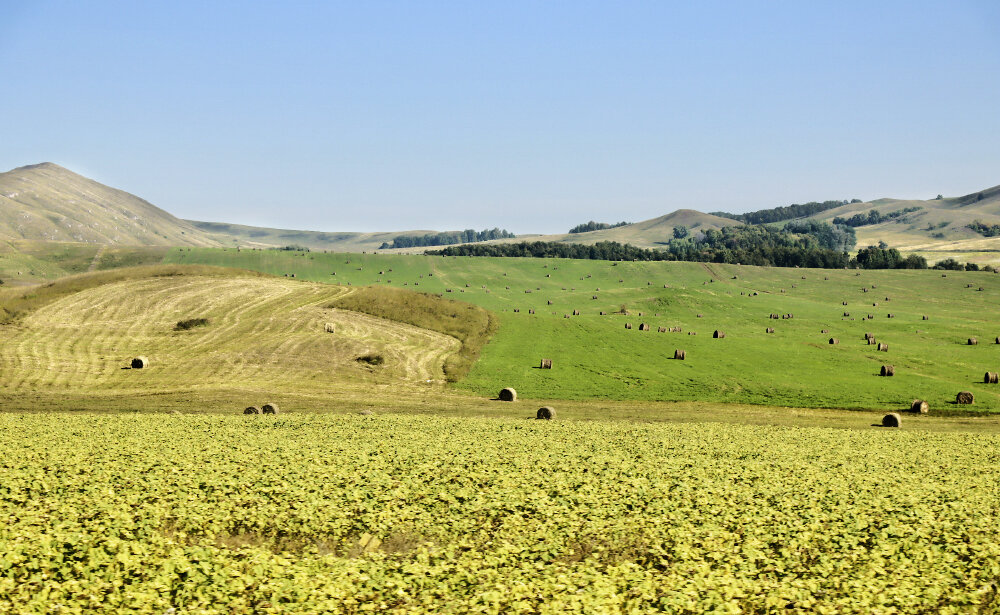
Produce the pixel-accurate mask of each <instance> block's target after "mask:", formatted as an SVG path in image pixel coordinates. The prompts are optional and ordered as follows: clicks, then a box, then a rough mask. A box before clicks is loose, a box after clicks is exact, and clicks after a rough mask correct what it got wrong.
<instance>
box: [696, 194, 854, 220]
mask: <svg viewBox="0 0 1000 615" xmlns="http://www.w3.org/2000/svg"><path fill="white" fill-rule="evenodd" d="M861 202H862V201H861V200H860V199H851V200H850V201H847V200H844V201H823V202H822V203H818V202H816V201H810V202H809V203H803V204H801V205H800V204H798V203H793V204H791V205H786V206H784V207H772V208H771V209H761V210H758V211H751V212H747V213H745V214H730V213H726V212H724V211H713V212H710V213H711V215H713V216H721V217H723V218H729V219H730V220H739V221H740V222H745V223H747V224H768V223H770V222H783V221H785V220H791V219H793V218H805V217H807V216H812V215H815V214H818V213H820V212H821V211H826V210H828V209H833V208H834V207H840V206H842V205H847V204H849V203H861Z"/></svg>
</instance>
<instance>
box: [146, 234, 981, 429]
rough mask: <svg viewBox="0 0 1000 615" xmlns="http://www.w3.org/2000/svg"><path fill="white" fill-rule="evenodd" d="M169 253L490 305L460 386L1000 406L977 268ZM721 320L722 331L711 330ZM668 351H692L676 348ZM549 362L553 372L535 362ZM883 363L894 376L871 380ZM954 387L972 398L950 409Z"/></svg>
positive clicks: (579, 396) (945, 408)
mask: <svg viewBox="0 0 1000 615" xmlns="http://www.w3.org/2000/svg"><path fill="white" fill-rule="evenodd" d="M165 260H166V261H167V262H174V263H204V264H211V265H222V266H231V267H242V268H246V269H252V270H257V271H263V272H267V273H272V274H276V275H279V276H280V275H283V274H288V275H292V274H294V275H295V276H296V279H297V280H313V281H322V282H328V283H335V284H341V285H347V284H350V285H352V286H355V287H356V286H360V285H385V286H392V287H397V288H405V289H409V290H414V291H418V292H430V293H441V294H443V295H444V296H445V297H449V298H455V299H457V300H460V301H467V302H470V303H473V304H476V305H480V306H482V307H485V308H487V309H489V310H492V311H494V312H496V313H497V314H498V315H499V318H500V327H499V331H498V332H497V334H496V335H495V337H494V338H493V339H492V341H491V342H490V343H489V344H488V345H487V346H486V347H485V348H484V350H483V353H482V357H481V358H480V360H479V361H478V362H477V363H476V365H475V367H474V368H473V369H472V371H471V373H470V374H469V376H468V377H467V378H465V379H464V380H462V381H461V382H460V383H459V384H458V385H457V386H458V387H459V389H462V390H465V391H468V392H470V393H473V394H476V395H479V396H494V395H496V392H497V391H499V389H500V388H502V387H504V386H511V387H514V388H515V389H516V390H517V391H518V394H519V395H520V396H522V397H525V398H529V399H569V400H587V399H603V400H620V401H656V400H691V401H694V400H699V401H709V402H726V403H749V404H764V405H776V406H795V407H829V408H867V409H890V408H892V409H899V408H904V407H908V406H909V404H910V402H911V401H912V400H913V399H915V398H920V399H924V400H927V401H928V402H929V403H930V406H931V408H932V412H937V413H941V412H944V413H948V412H955V411H979V412H982V411H988V412H995V411H998V410H1000V389H998V387H997V386H996V385H988V384H984V383H983V374H984V373H985V372H986V371H1000V345H997V344H995V343H994V339H995V338H996V337H997V336H998V335H1000V313H998V312H997V311H996V306H997V305H998V304H1000V278H998V277H996V276H995V275H994V274H990V273H985V272H947V274H946V276H943V275H942V273H941V272H938V271H861V272H858V271H853V270H836V271H830V270H814V269H779V268H762V267H747V266H737V265H717V264H701V263H672V262H656V263H636V262H627V263H611V262H607V261H580V260H564V259H497V258H458V257H448V258H444V257H429V256H418V255H412V256H400V255H382V254H379V255H374V254H324V253H301V252H286V251H275V250H265V251H257V250H242V251H236V250H234V249H227V250H221V249H199V248H192V249H180V250H174V251H171V252H170V253H168V254H167V256H166V258H165ZM980 287H982V289H983V290H982V291H980V290H979V288H980ZM527 291H530V292H527ZM865 291H867V292H865ZM595 296H596V297H597V298H596V299H594V298H593V297H595ZM887 298H888V299H887ZM550 302H551V304H550ZM844 302H847V305H846V306H844V305H843V303H844ZM876 303H877V304H878V305H874V304H876ZM622 308H624V309H626V310H627V312H628V315H624V314H621V313H616V312H620V311H621V310H622ZM514 310H518V311H517V312H515V311H514ZM529 310H534V311H535V313H534V314H530V313H529ZM574 310H579V311H580V315H579V316H574V315H572V314H573V311H574ZM602 311H603V312H605V315H603V316H602V315H600V312H602ZM845 312H847V313H848V314H850V315H849V316H846V317H845V316H844V315H843V314H844V313H845ZM640 313H641V314H642V315H641V316H640V315H639V314H640ZM699 314H701V315H702V317H698V315H699ZM770 314H781V315H784V314H791V315H792V316H793V317H792V318H791V319H778V320H771V319H770V318H769V317H768V316H769V315H770ZM889 314H892V317H891V318H890V317H889ZM869 315H870V316H871V317H872V319H871V320H868V316H869ZM567 316H568V317H567ZM923 316H927V317H928V320H923ZM626 323H629V324H631V325H632V329H626V328H625V325H626ZM641 323H645V324H647V325H649V326H650V327H651V329H652V330H650V331H640V330H639V325H640V324H641ZM660 327H663V328H667V329H669V328H671V327H679V328H680V329H681V332H679V333H659V332H658V329H659V328H660ZM768 327H773V328H774V329H775V332H774V333H773V334H770V333H766V332H765V330H766V328H768ZM717 329H718V330H721V331H724V332H725V333H726V338H725V339H713V337H712V334H713V332H714V331H715V330H717ZM824 330H825V331H826V332H824ZM865 333H873V334H874V336H875V338H876V340H877V342H881V343H885V344H888V351H887V352H880V351H878V350H877V345H868V344H867V342H866V340H865V338H864V334H865ZM970 337H975V338H977V339H978V341H979V344H977V345H974V346H970V345H968V344H967V341H968V339H969V338H970ZM830 338H834V339H837V340H839V343H837V344H830V343H829V340H830ZM675 349H683V350H685V351H686V353H687V358H686V360H684V361H675V360H673V359H672V357H673V355H674V350H675ZM542 358H550V359H552V360H553V365H554V367H553V369H552V370H542V369H538V365H539V361H540V359H542ZM883 365H892V366H894V368H895V376H893V377H880V376H879V375H878V374H879V373H880V370H881V367H882V366H883ZM959 391H970V392H972V393H973V394H974V395H975V403H974V404H973V405H972V406H957V405H956V404H955V403H954V402H955V398H956V394H957V393H958V392H959Z"/></svg>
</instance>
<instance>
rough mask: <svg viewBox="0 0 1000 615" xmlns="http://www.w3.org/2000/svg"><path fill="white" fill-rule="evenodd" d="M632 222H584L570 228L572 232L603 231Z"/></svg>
mask: <svg viewBox="0 0 1000 615" xmlns="http://www.w3.org/2000/svg"><path fill="white" fill-rule="evenodd" d="M629 224H632V223H631V222H624V221H623V222H616V223H615V224H608V223H607V222H594V221H593V220H591V221H590V222H584V223H583V224H577V225H576V226H574V227H573V228H571V229H569V232H570V233H589V232H590V231H603V230H604V229H608V228H618V227H619V226H628V225H629Z"/></svg>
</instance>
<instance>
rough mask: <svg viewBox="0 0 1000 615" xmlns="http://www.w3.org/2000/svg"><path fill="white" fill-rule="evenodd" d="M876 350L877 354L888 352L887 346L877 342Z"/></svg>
mask: <svg viewBox="0 0 1000 615" xmlns="http://www.w3.org/2000/svg"><path fill="white" fill-rule="evenodd" d="M878 350H879V352H889V344H883V343H882V342H879V343H878Z"/></svg>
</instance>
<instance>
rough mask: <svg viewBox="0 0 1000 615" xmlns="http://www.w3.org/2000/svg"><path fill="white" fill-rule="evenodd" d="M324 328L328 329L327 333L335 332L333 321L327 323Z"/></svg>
mask: <svg viewBox="0 0 1000 615" xmlns="http://www.w3.org/2000/svg"><path fill="white" fill-rule="evenodd" d="M323 328H324V329H325V330H326V332H327V333H333V331H334V330H333V323H332V322H328V323H326V325H325V326H324V327H323Z"/></svg>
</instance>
